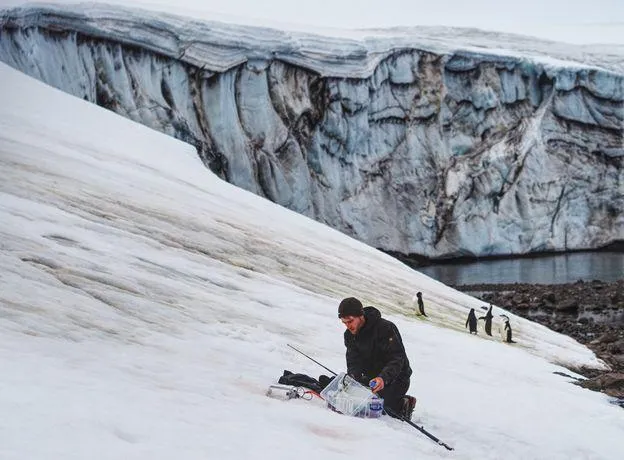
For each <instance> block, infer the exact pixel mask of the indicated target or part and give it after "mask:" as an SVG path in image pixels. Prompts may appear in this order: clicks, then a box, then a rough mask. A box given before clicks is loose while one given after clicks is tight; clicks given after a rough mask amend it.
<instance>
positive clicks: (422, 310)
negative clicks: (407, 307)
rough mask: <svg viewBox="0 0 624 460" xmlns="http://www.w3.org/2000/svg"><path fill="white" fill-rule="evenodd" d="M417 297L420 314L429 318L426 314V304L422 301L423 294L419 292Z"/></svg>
mask: <svg viewBox="0 0 624 460" xmlns="http://www.w3.org/2000/svg"><path fill="white" fill-rule="evenodd" d="M416 297H417V298H418V313H419V314H421V315H422V316H427V314H426V313H425V304H424V303H423V299H422V292H417V293H416Z"/></svg>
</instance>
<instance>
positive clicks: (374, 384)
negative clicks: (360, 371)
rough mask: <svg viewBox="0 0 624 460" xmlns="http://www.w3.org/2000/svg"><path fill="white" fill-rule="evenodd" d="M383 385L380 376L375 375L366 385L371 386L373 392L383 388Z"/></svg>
mask: <svg viewBox="0 0 624 460" xmlns="http://www.w3.org/2000/svg"><path fill="white" fill-rule="evenodd" d="M384 385H385V383H384V381H383V379H382V378H381V377H375V378H374V379H373V380H371V381H370V382H368V386H369V387H371V390H373V393H377V392H378V391H381V390H383V387H384Z"/></svg>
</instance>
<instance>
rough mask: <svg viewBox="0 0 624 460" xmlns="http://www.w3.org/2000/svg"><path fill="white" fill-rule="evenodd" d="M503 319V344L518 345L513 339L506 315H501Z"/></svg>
mask: <svg viewBox="0 0 624 460" xmlns="http://www.w3.org/2000/svg"><path fill="white" fill-rule="evenodd" d="M501 318H503V327H502V328H501V338H502V339H503V342H507V343H516V342H514V340H513V338H512V331H511V325H510V324H509V318H508V317H507V316H505V315H501Z"/></svg>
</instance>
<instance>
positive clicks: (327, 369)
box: [286, 343, 338, 375]
mask: <svg viewBox="0 0 624 460" xmlns="http://www.w3.org/2000/svg"><path fill="white" fill-rule="evenodd" d="M286 345H287V346H289V347H290V348H292V349H293V350H295V351H296V352H297V353H301V354H302V355H303V356H305V357H306V358H308V359H309V360H310V361H314V362H315V363H316V364H318V365H319V366H321V367H322V368H323V369H325V370H326V371H329V372H331V373H332V374H334V375H338V374H336V373H335V372H334V371H332V370H331V369H330V368H328V367H325V366H323V365H322V364H321V363H319V362H318V361H317V360H315V359H312V358H310V357H309V356H308V355H306V354H305V353H304V352H303V351H300V350H297V349H296V348H295V347H293V346H292V345H291V344H289V343H287V344H286Z"/></svg>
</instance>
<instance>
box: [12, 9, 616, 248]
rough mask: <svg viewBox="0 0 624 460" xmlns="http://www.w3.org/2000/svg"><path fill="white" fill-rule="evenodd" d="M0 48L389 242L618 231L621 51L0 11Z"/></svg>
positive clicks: (409, 244)
mask: <svg viewBox="0 0 624 460" xmlns="http://www.w3.org/2000/svg"><path fill="white" fill-rule="evenodd" d="M0 60H1V61H3V62H5V63H7V64H9V65H11V66H13V67H15V68H17V69H19V70H21V71H23V72H25V73H27V74H29V75H31V76H33V77H36V78H38V79H40V80H42V81H44V82H46V83H48V84H50V85H53V86H55V87H57V88H59V89H61V90H63V91H66V92H69V93H71V94H73V95H75V96H77V97H80V98H83V99H85V100H87V101H91V102H94V103H97V104H99V105H101V106H103V107H106V108H108V109H110V110H113V111H115V112H117V113H119V114H121V115H123V116H125V117H128V118H130V119H132V120H135V121H137V122H140V123H143V124H145V125H148V126H150V127H152V128H154V129H157V130H159V131H162V132H165V133H168V134H170V135H172V136H175V137H177V138H179V139H182V140H184V141H187V142H189V143H191V144H193V145H195V146H196V147H197V149H198V152H199V154H200V155H201V157H202V159H203V161H204V163H205V164H206V165H207V166H208V167H210V168H211V169H212V170H213V171H215V172H216V173H217V174H219V175H220V176H221V177H223V178H224V179H226V180H228V181H229V182H231V183H233V184H236V185H238V186H240V187H243V188H245V189H247V190H249V191H252V192H254V193H256V194H259V195H262V196H265V197H267V198H268V199H270V200H272V201H274V202H276V203H279V204H280V205H283V206H285V207H288V208H290V209H292V210H294V211H296V212H299V213H302V214H305V215H307V216H309V217H311V218H313V219H316V220H319V221H321V222H324V223H327V224H328V225H330V226H332V227H334V228H336V229H338V230H340V231H342V232H345V233H347V234H349V235H351V236H353V237H355V238H357V239H359V240H362V241H364V242H366V243H368V244H370V245H372V246H374V247H377V248H380V249H383V250H386V251H389V252H393V253H397V254H403V255H413V256H424V257H430V258H441V257H456V256H489V255H507V254H526V253H530V252H539V251H566V250H577V249H591V248H597V247H600V246H604V245H607V244H610V243H613V242H616V241H621V240H624V166H623V165H624V50H623V49H621V48H617V47H612V48H611V49H607V48H605V50H604V51H602V52H601V50H600V49H590V48H583V47H575V46H572V45H562V44H557V43H550V42H543V41H539V40H532V39H529V38H527V37H518V36H509V35H504V34H494V33H490V34H488V33H484V32H481V31H476V30H453V29H445V28H423V29H391V30H379V31H371V30H368V31H351V32H349V33H347V32H345V33H344V36H339V37H332V36H323V35H313V34H306V33H295V32H288V33H287V32H284V31H279V30H275V29H269V28H261V27H249V26H246V27H242V26H236V25H232V24H225V23H218V22H206V21H204V22H199V21H194V20H192V19H189V18H183V17H176V16H171V15H166V14H163V13H152V12H148V11H140V10H132V9H125V8H119V7H112V6H103V5H91V6H84V5H81V6H80V7H75V6H74V7H63V6H60V5H38V6H25V7H19V8H13V9H6V10H3V11H0ZM77 129H79V127H77ZM114 135H115V133H111V136H114Z"/></svg>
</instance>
